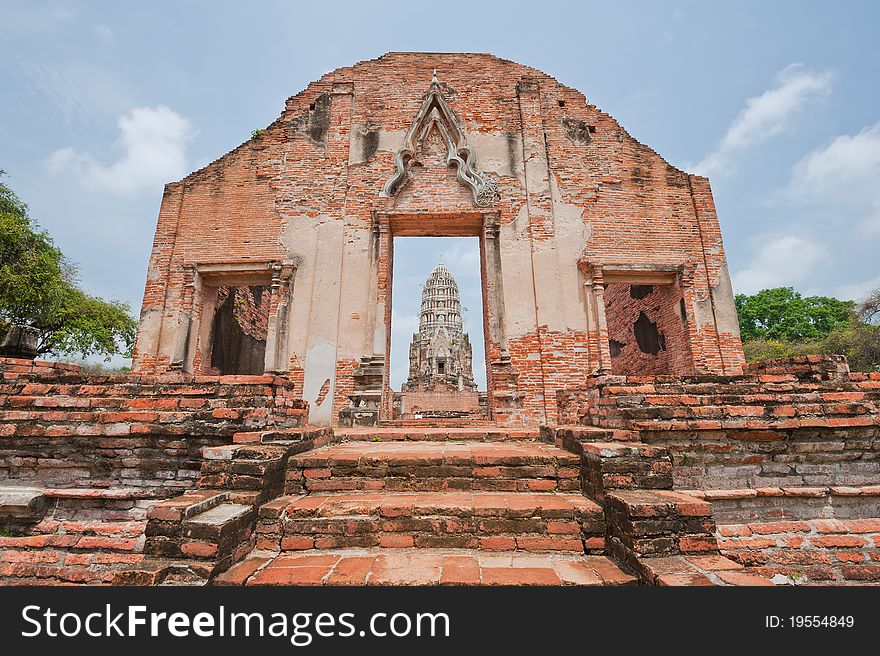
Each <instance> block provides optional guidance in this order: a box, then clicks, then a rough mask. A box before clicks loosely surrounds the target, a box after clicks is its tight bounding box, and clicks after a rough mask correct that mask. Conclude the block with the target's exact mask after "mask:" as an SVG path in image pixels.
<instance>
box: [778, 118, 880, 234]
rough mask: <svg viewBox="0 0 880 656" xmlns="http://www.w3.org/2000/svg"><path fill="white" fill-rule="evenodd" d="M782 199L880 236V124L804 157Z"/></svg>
mask: <svg viewBox="0 0 880 656" xmlns="http://www.w3.org/2000/svg"><path fill="white" fill-rule="evenodd" d="M785 195H786V196H787V197H788V198H789V199H790V200H792V201H794V202H796V203H804V202H807V203H810V204H812V205H813V206H814V207H816V208H817V209H819V210H820V211H822V212H823V213H824V214H825V215H827V216H828V217H829V219H838V220H839V219H844V220H845V221H846V223H848V224H849V226H851V227H854V228H855V227H860V228H865V229H866V230H868V231H869V232H880V122H878V123H875V124H874V125H870V126H868V127H865V128H863V129H862V130H861V131H860V132H859V133H858V134H855V135H841V136H839V137H837V138H835V139H834V140H833V141H832V142H831V143H830V144H829V145H828V146H825V147H823V148H819V149H817V150H814V151H813V152H811V153H810V154H809V155H807V156H806V157H804V158H803V159H802V160H801V161H800V162H798V163H797V164H795V166H794V169H793V170H792V177H791V182H790V184H789V186H788V188H787V189H786V190H785Z"/></svg>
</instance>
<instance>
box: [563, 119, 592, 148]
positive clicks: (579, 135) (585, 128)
mask: <svg viewBox="0 0 880 656" xmlns="http://www.w3.org/2000/svg"><path fill="white" fill-rule="evenodd" d="M562 127H564V128H565V136H566V137H568V140H569V141H571V143H573V144H574V145H575V146H586V145H587V144H588V143H590V142H591V141H592V140H593V138H592V137H591V136H590V126H589V125H587V124H586V123H585V122H584V121H579V120H577V119H574V118H568V117H567V116H566V117H564V118H563V119H562Z"/></svg>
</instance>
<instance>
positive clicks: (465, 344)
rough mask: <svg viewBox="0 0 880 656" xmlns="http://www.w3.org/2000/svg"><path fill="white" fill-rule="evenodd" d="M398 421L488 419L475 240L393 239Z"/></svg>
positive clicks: (393, 374) (393, 376)
mask: <svg viewBox="0 0 880 656" xmlns="http://www.w3.org/2000/svg"><path fill="white" fill-rule="evenodd" d="M393 249H394V258H393V269H392V294H391V298H392V308H391V345H390V372H389V379H390V380H389V382H390V388H391V390H390V393H391V395H392V399H391V401H392V403H391V411H392V412H391V419H392V420H403V421H406V420H454V419H487V418H488V415H489V410H488V405H489V404H488V400H487V391H486V390H487V379H488V371H487V366H486V361H487V358H486V339H485V332H486V329H487V322H486V320H485V317H484V311H483V309H484V298H483V290H484V287H485V285H484V284H483V279H482V268H481V266H480V262H481V252H480V240H479V239H478V238H477V237H425V236H418V237H408V236H402V237H394V244H393Z"/></svg>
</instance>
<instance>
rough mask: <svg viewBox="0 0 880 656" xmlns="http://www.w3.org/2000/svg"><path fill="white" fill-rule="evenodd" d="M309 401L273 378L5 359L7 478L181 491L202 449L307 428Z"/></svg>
mask: <svg viewBox="0 0 880 656" xmlns="http://www.w3.org/2000/svg"><path fill="white" fill-rule="evenodd" d="M307 415H308V404H307V403H305V402H304V401H303V400H302V399H300V398H296V396H295V394H294V391H293V388H292V386H291V384H290V383H289V382H287V381H286V380H284V379H282V378H279V377H275V376H182V375H163V376H138V375H113V376H100V375H99V376H95V375H83V374H81V373H79V368H78V367H72V366H70V365H62V364H55V363H45V362H35V363H32V362H29V361H24V360H14V359H8V358H2V359H0V479H24V480H26V481H28V482H29V483H36V484H39V483H50V484H52V485H56V486H58V485H63V486H71V485H72V486H80V487H83V486H91V487H107V486H114V485H116V486H118V485H122V486H125V487H156V488H170V489H174V488H180V487H188V486H191V485H193V484H194V482H195V477H196V474H197V473H198V469H199V466H200V463H201V447H202V446H212V445H216V444H220V443H228V442H229V441H231V438H232V435H233V434H234V433H236V432H239V431H252V430H259V429H262V428H269V427H293V426H299V425H301V424H303V423H305V417H306V416H307Z"/></svg>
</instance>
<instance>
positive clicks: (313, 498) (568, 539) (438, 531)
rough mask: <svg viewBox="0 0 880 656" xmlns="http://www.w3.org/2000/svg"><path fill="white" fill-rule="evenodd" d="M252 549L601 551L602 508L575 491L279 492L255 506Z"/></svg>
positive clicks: (602, 535) (603, 524) (603, 529)
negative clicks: (285, 494) (257, 509)
mask: <svg viewBox="0 0 880 656" xmlns="http://www.w3.org/2000/svg"><path fill="white" fill-rule="evenodd" d="M259 517H260V519H259V522H258V525H257V547H258V548H261V549H273V550H277V549H280V550H302V549H313V548H318V549H339V548H347V547H390V548H396V547H418V548H464V549H487V550H497V551H535V552H540V551H568V552H575V553H584V552H586V553H601V552H602V550H603V549H604V547H605V539H604V535H605V517H604V514H603V511H602V508H601V507H600V506H599V505H598V504H596V503H594V502H593V501H590V500H589V499H587V498H586V497H584V496H582V495H580V494H530V493H524V492H523V493H507V494H503V493H501V494H499V493H492V492H427V493H417V494H407V493H388V494H386V493H383V492H373V493H370V492H364V493H358V494H330V495H321V494H310V495H307V496H290V497H281V498H279V499H276V500H274V501H271V502H269V503H267V504H264V505H263V506H262V508H261V509H260V515H259Z"/></svg>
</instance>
